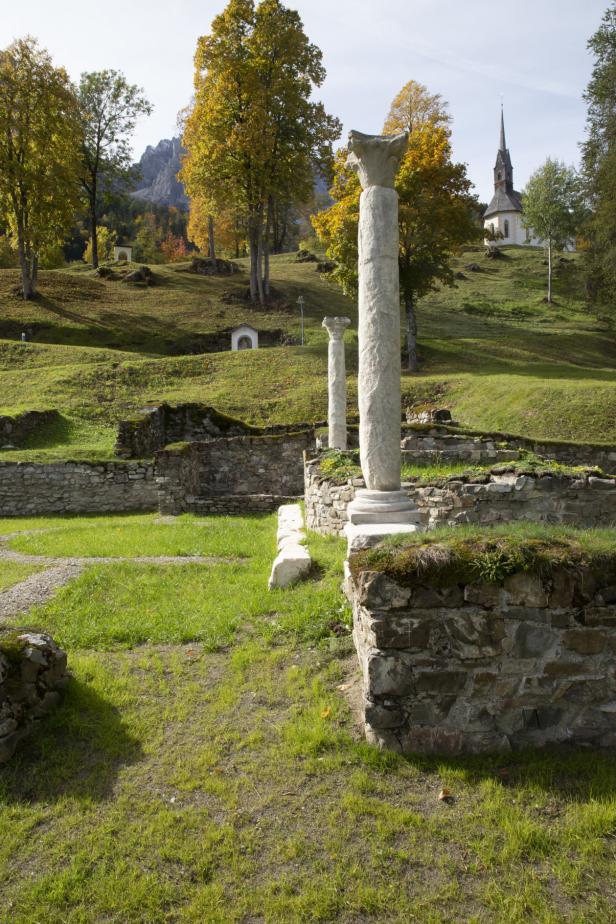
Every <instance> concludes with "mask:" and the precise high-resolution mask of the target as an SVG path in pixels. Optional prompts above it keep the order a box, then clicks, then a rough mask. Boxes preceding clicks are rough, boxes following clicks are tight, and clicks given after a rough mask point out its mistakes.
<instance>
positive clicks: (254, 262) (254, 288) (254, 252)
mask: <svg viewBox="0 0 616 924" xmlns="http://www.w3.org/2000/svg"><path fill="white" fill-rule="evenodd" d="M248 255H249V257H250V301H251V302H256V300H257V294H258V291H259V284H258V275H259V274H258V268H259V252H258V235H257V222H256V216H255V215H254V214H252V215H250V217H249V219H248Z"/></svg>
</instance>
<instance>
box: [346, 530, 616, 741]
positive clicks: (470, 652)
mask: <svg viewBox="0 0 616 924" xmlns="http://www.w3.org/2000/svg"><path fill="white" fill-rule="evenodd" d="M452 541H453V540H452ZM482 541H483V554H484V555H490V554H491V553H492V554H493V555H494V554H495V548H494V543H493V544H492V545H493V547H492V548H491V549H490V539H489V537H488V534H487V533H484V534H483V535H482ZM557 552H558V553H559V557H560V558H561V562H560V563H559V564H558V565H557V566H554V567H552V568H550V569H542V568H540V567H538V569H537V570H533V566H532V563H529V570H517V571H514V572H513V573H509V574H507V575H506V576H502V577H499V578H497V579H495V580H494V581H488V580H486V579H484V580H482V579H476V578H472V577H469V576H468V575H466V576H464V575H463V574H458V575H456V574H455V567H453V568H452V567H451V558H452V555H453V554H454V553H453V552H452V549H451V548H449V547H448V543H447V542H444V543H441V544H439V546H438V548H436V547H434V546H433V547H432V551H431V553H430V552H428V554H427V556H426V557H425V561H424V566H423V568H422V567H421V566H419V565H417V559H416V558H415V559H414V560H413V557H412V556H410V557H409V556H408V555H407V556H406V557H405V551H404V549H399V550H389V551H385V550H381V549H379V550H373V551H369V552H361V553H359V554H358V555H356V556H354V557H352V559H351V563H350V566H351V576H350V578H349V580H348V581H347V584H348V592H349V595H350V599H351V601H352V604H353V614H354V617H353V618H354V640H355V645H356V648H357V653H358V656H359V660H360V664H361V670H362V677H363V718H364V722H365V728H366V734H367V737H368V739H369V740H370V741H371V742H373V743H375V744H377V745H379V746H384V747H387V748H392V749H394V750H396V751H400V752H403V753H411V752H423V753H439V754H459V753H462V752H471V753H474V752H480V751H490V750H499V749H509V748H518V747H524V746H528V745H533V746H537V745H545V744H548V743H556V742H583V743H585V744H593V745H600V746H610V747H612V746H614V745H616V668H615V664H614V654H615V652H616V553H615V552H612V553H611V554H610V555H609V557H608V556H606V555H598V556H596V557H595V558H594V559H593V555H592V553H589V554H582V555H579V554H576V553H575V551H572V552H571V555H570V557H569V558H568V560H567V561H564V560H562V553H563V550H562V549H558V550H557ZM502 554H505V555H506V552H505V553H502ZM494 560H496V559H494ZM430 563H432V568H433V570H432V572H431V573H430V572H429V569H430ZM448 571H449V575H448ZM422 572H423V573H422Z"/></svg>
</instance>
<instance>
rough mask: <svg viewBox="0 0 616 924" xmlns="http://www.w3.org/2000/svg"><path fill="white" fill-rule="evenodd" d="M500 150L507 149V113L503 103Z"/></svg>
mask: <svg viewBox="0 0 616 924" xmlns="http://www.w3.org/2000/svg"><path fill="white" fill-rule="evenodd" d="M499 150H501V151H506V150H507V145H506V144H505V114H504V112H503V104H502V103H501V132H500V146H499Z"/></svg>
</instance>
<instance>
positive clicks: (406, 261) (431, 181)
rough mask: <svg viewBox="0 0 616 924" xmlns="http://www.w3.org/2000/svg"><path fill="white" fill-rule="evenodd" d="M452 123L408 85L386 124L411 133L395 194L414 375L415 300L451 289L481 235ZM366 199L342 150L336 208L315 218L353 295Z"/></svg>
mask: <svg viewBox="0 0 616 924" xmlns="http://www.w3.org/2000/svg"><path fill="white" fill-rule="evenodd" d="M409 88H410V89H409ZM438 107H440V108H438ZM404 119H406V121H404ZM449 121H450V120H449V116H448V114H447V112H446V110H445V104H444V103H443V101H442V100H441V98H440V97H438V96H436V95H433V94H430V93H428V91H427V90H426V88H425V87H423V86H422V85H421V84H417V83H415V82H414V81H410V82H409V83H408V84H406V86H405V87H404V88H403V90H402V91H401V93H400V94H398V96H397V97H396V99H395V100H394V103H393V104H392V108H391V110H390V113H389V116H388V117H387V120H386V122H385V129H387V130H391V131H395V132H398V131H403V130H410V137H409V146H408V149H407V152H406V154H405V155H404V158H403V160H402V163H401V165H400V169H399V171H398V175H397V177H396V189H397V191H398V196H399V200H400V219H399V222H400V253H399V266H400V295H401V299H402V302H403V304H404V308H405V315H406V338H405V339H406V352H407V360H408V369H409V371H411V372H414V371H416V370H417V316H416V304H417V299H419V298H421V297H422V296H423V295H426V294H427V293H428V292H430V291H431V290H433V289H435V288H437V286H438V285H453V283H454V277H453V271H452V268H451V258H452V256H453V254H455V253H456V251H458V250H459V249H460V247H461V246H462V245H463V244H466V243H468V242H470V241H473V240H478V239H479V238H480V236H481V230H480V228H479V226H478V224H477V222H476V220H475V211H474V209H475V204H476V199H475V197H474V196H472V195H471V183H470V180H469V179H468V177H467V175H466V167H465V165H464V164H459V163H458V164H456V163H453V161H452V159H451V144H450V130H449ZM360 194H361V188H360V185H359V180H358V179H357V176H356V174H355V173H353V172H352V171H351V170H350V169H349V168H348V167H347V165H346V152H344V151H342V152H339V153H338V155H337V157H336V161H335V169H334V185H333V187H332V189H331V196H332V198H333V199H334V204H333V205H332V206H331V207H330V208H329V209H326V210H325V211H323V212H319V213H318V214H317V215H315V216H313V218H312V222H313V225H314V228H315V230H316V232H317V234H318V235H319V237H320V239H321V240H322V241H323V242H324V244H325V245H326V247H327V252H328V255H329V256H330V258H331V259H333V260H334V261H335V262H336V264H337V265H336V269H335V271H334V276H335V278H337V280H338V281H339V282H340V284H341V286H342V287H343V289H344V290H345V291H346V292H347V293H351V294H354V293H355V292H356V290H357V223H358V218H359V197H360Z"/></svg>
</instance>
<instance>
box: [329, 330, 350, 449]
mask: <svg viewBox="0 0 616 924" xmlns="http://www.w3.org/2000/svg"><path fill="white" fill-rule="evenodd" d="M350 323H351V320H350V318H333V317H332V318H323V327H325V328H326V330H327V332H328V334H329V346H328V349H327V393H328V398H329V403H328V412H327V422H328V427H329V432H328V445H329V448H330V449H346V448H347V423H346V367H345V360H344V332H345V330H346V329H347V327H348V326H349V324H350Z"/></svg>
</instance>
